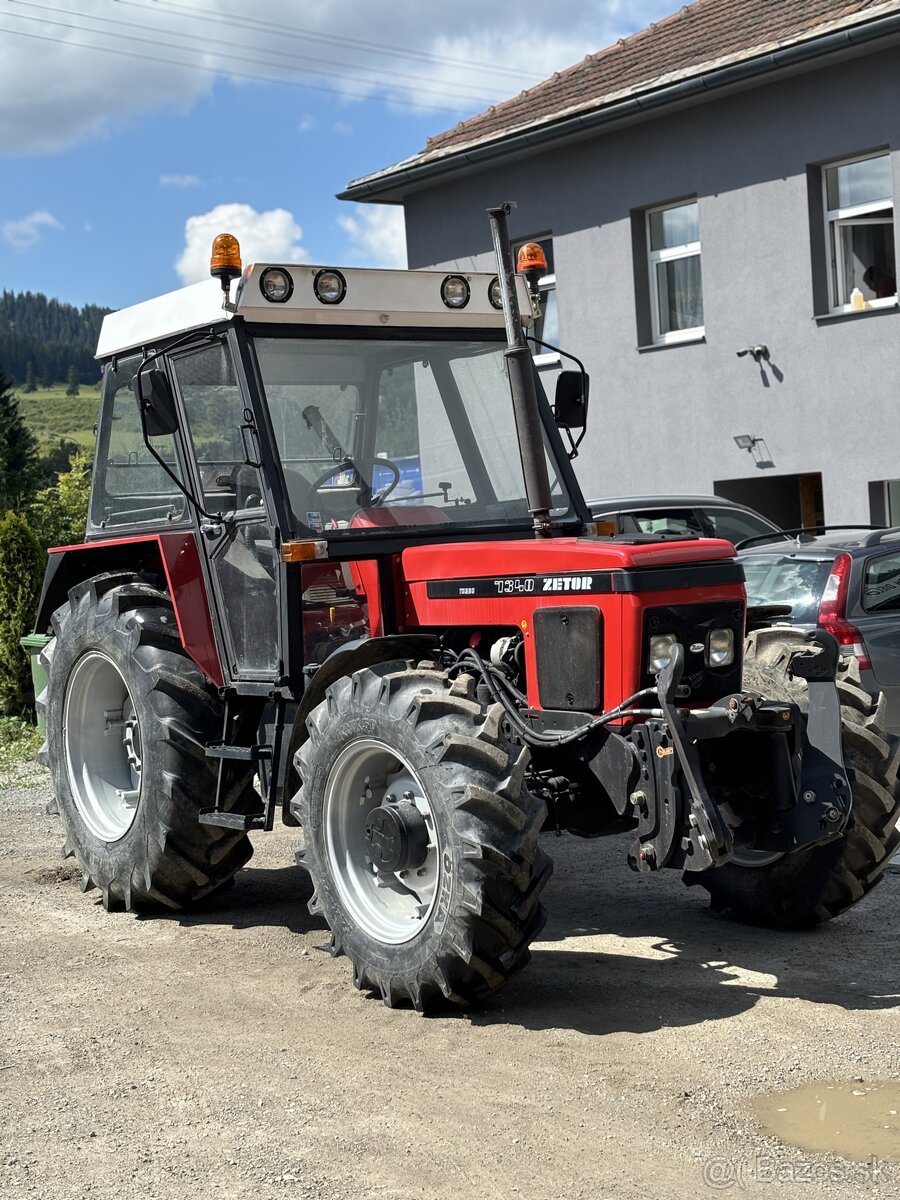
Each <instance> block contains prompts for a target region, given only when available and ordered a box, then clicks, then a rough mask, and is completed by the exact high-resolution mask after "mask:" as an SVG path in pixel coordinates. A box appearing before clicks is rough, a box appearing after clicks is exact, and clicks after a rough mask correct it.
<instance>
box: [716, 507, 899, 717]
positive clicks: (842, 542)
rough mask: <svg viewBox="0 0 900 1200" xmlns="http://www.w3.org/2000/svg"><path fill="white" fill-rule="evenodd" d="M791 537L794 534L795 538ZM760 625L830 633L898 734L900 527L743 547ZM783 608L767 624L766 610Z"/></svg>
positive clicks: (750, 597) (846, 531)
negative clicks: (882, 702)
mask: <svg viewBox="0 0 900 1200" xmlns="http://www.w3.org/2000/svg"><path fill="white" fill-rule="evenodd" d="M791 532H793V531H791ZM738 557H739V558H740V560H741V562H742V563H743V565H744V574H745V576H746V580H747V598H748V604H749V605H750V606H751V611H753V610H754V609H755V610H757V618H755V620H756V623H765V624H770V625H774V624H782V623H787V624H790V625H795V626H799V627H800V628H802V629H815V628H816V627H818V628H820V629H827V630H828V631H829V632H830V633H833V634H834V636H835V637H836V638H837V640H838V642H839V644H840V647H841V653H842V654H844V655H847V656H853V657H854V658H855V659H856V661H857V663H858V665H859V671H860V678H861V681H862V685H863V687H864V688H866V690H867V691H869V692H871V693H872V694H875V693H877V692H883V693H884V695H885V699H886V701H887V713H886V717H885V722H884V723H885V725H886V727H887V728H888V729H890V730H891V731H892V732H900V527H892V528H887V529H884V528H883V529H871V528H868V529H858V528H857V529H852V528H847V527H846V526H845V527H843V528H842V529H826V530H825V531H824V532H822V533H798V534H797V535H796V536H795V537H791V538H790V539H789V540H788V541H787V542H785V541H783V540H782V541H779V542H773V541H762V540H761V539H757V538H754V539H752V540H751V541H750V542H749V544H746V545H744V546H743V547H741V546H739V547H738ZM768 605H775V606H781V610H780V612H773V613H771V614H769V615H768V616H766V615H765V614H764V613H760V612H759V610H760V609H761V608H762V607H763V606H768Z"/></svg>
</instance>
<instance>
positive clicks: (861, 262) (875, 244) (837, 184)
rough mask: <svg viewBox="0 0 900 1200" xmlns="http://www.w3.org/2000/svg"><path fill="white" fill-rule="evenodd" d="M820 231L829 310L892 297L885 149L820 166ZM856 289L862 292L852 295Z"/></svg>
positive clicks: (893, 272) (890, 195) (891, 213)
mask: <svg viewBox="0 0 900 1200" xmlns="http://www.w3.org/2000/svg"><path fill="white" fill-rule="evenodd" d="M822 176H823V179H822V182H823V187H824V192H825V232H826V237H827V243H828V254H829V260H830V264H829V265H830V270H829V273H828V288H829V301H830V305H831V309H832V311H833V312H853V311H855V310H856V309H857V308H860V307H862V306H863V304H866V305H869V306H871V307H873V308H878V307H884V306H885V305H889V304H895V303H896V302H897V267H896V261H895V257H894V201H893V192H892V188H891V159H890V155H889V154H873V155H868V156H866V157H864V158H853V159H848V160H847V161H846V162H840V163H833V164H832V165H831V166H827V167H825V168H824V170H823V172H822ZM856 289H858V290H859V293H860V294H861V296H862V299H859V298H858V297H857V296H855V295H854V292H855V291H856Z"/></svg>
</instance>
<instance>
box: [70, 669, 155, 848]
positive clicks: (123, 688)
mask: <svg viewBox="0 0 900 1200" xmlns="http://www.w3.org/2000/svg"><path fill="white" fill-rule="evenodd" d="M63 741H64V745H65V764H66V774H67V776H68V781H69V788H70V790H71V793H72V798H73V799H74V801H75V807H76V808H77V809H78V812H79V813H80V814H81V817H82V819H83V820H84V823H85V825H87V827H88V829H89V830H90V831H91V833H92V834H93V835H94V836H95V837H97V838H99V839H100V840H101V841H103V842H117V841H118V840H119V839H120V838H122V837H124V836H125V834H126V833H127V832H128V830H129V829H130V828H131V826H132V823H133V821H134V818H135V815H136V814H137V806H138V802H139V800H140V796H141V772H142V762H141V756H142V744H141V729H140V724H139V723H138V719H137V715H136V713H135V710H134V703H133V701H132V699H131V694H130V693H129V691H128V685H127V684H126V683H125V680H124V679H123V677H122V674H121V672H120V671H119V668H118V667H117V666H116V665H115V663H114V662H113V661H112V659H110V658H107V656H106V655H105V654H101V653H100V652H99V651H97V650H92V651H90V652H89V653H87V654H84V655H82V657H81V658H80V659H79V660H78V662H77V663H76V664H75V668H74V670H73V671H72V674H71V676H70V677H69V682H68V686H67V688H66V699H65V705H64V707H63Z"/></svg>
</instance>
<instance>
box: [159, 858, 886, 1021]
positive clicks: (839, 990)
mask: <svg viewBox="0 0 900 1200" xmlns="http://www.w3.org/2000/svg"><path fill="white" fill-rule="evenodd" d="M548 849H551V850H552V851H553V852H554V855H555V857H556V859H557V871H556V878H555V879H554V880H553V881H552V882H551V885H550V887H549V888H548V890H547V893H546V897H545V898H546V901H547V907H548V909H549V911H550V919H549V921H548V923H547V926H546V928H545V929H544V932H543V933H542V935H541V937H540V939H539V940H538V941H537V942H536V943H535V944H534V946H533V948H532V961H531V963H530V964H529V965H528V966H527V967H526V969H525V971H524V972H523V973H522V974H521V975H518V976H517V977H516V978H515V979H514V980H513V982H512V983H511V984H510V985H509V987H508V988H507V989H506V990H505V991H504V992H502V993H501V994H500V995H499V996H498V997H496V998H495V999H494V1000H493V1001H491V1002H490V1003H489V1004H487V1005H486V1006H485V1007H483V1008H481V1009H479V1010H475V1011H470V1012H460V1011H459V1010H450V1011H449V1012H448V1013H446V1014H445V1017H450V1018H455V1019H463V1020H469V1021H471V1022H472V1023H473V1024H476V1025H497V1024H509V1025H519V1026H522V1027H524V1028H527V1029H560V1028H569V1029H575V1030H578V1031H580V1032H582V1033H585V1034H589V1035H595V1036H597V1035H604V1034H609V1033H616V1032H631V1033H645V1032H649V1031H651V1030H655V1029H660V1028H664V1027H672V1026H675V1027H677V1026H687V1025H696V1024H700V1023H702V1022H707V1021H718V1020H724V1019H727V1018H728V1017H732V1016H735V1015H736V1014H738V1013H741V1012H744V1011H746V1010H747V1009H749V1008H752V1007H753V1005H755V1004H756V1003H757V1001H758V1000H759V999H760V997H761V996H764V995H769V996H775V997H795V998H797V999H799V1000H805V1001H811V1002H813V1003H817V1004H832V1005H839V1006H841V1007H843V1008H845V1009H848V1010H876V1009H885V1008H891V1007H893V1006H895V1005H898V1004H900V980H898V971H897V967H896V942H895V936H896V935H895V930H896V913H897V910H898V908H900V877H898V875H897V874H895V873H892V874H891V875H889V876H887V877H886V879H885V881H884V883H883V884H882V885H881V887H880V888H879V889H877V891H876V892H875V893H873V895H872V896H870V897H868V898H867V899H866V900H865V901H864V902H863V903H862V904H861V905H860V906H859V907H858V908H856V909H854V910H852V911H851V912H850V913H848V914H846V915H845V916H844V917H841V918H839V919H838V920H837V921H835V922H832V923H831V924H830V925H827V926H823V927H822V928H820V929H817V930H813V931H810V932H805V933H780V932H775V931H772V930H766V929H758V928H752V927H747V926H743V925H740V924H738V923H736V922H734V921H731V920H728V919H727V918H723V917H717V916H714V915H712V914H711V913H710V912H709V911H708V909H707V908H706V906H705V899H704V898H703V896H702V895H701V893H700V889H691V890H690V891H688V890H686V889H685V888H684V887H683V885H682V883H681V881H680V879H679V877H678V876H677V875H676V874H674V873H668V872H660V874H659V875H658V876H653V877H649V878H648V877H646V876H640V877H638V876H635V875H633V874H631V873H630V872H629V871H628V870H627V869H626V868H625V867H624V865H623V861H622V860H623V849H622V847H621V846H620V845H617V842H616V841H615V840H613V839H609V840H606V841H605V842H604V844H602V845H598V843H590V844H587V845H585V844H584V843H577V842H575V841H574V840H570V839H564V840H562V841H559V842H555V841H554V842H551V845H550V846H548ZM311 894H312V886H311V883H310V880H309V876H308V875H307V874H306V872H305V871H303V870H301V869H300V868H298V867H296V866H280V867H272V868H266V867H262V866H250V867H248V868H246V869H245V870H243V871H241V872H240V873H239V874H238V876H237V879H236V880H235V883H234V885H233V886H231V887H227V888H224V889H222V890H221V891H220V892H218V893H216V894H215V895H213V896H210V897H208V898H207V899H205V900H204V901H202V902H200V903H199V904H197V905H196V906H194V907H193V908H192V909H191V910H190V911H188V912H183V913H173V914H167V915H163V916H162V918H161V919H163V920H172V921H177V922H178V923H179V924H180V925H182V926H183V927H185V928H190V927H192V926H202V925H227V926H230V927H232V928H235V929H248V928H254V927H256V926H260V927H262V926H275V927H279V928H286V929H288V930H290V931H291V932H293V933H296V934H315V933H321V935H322V937H321V943H322V944H323V945H324V944H325V942H326V941H327V938H328V930H327V928H326V926H325V924H324V922H323V921H322V920H321V919H320V918H318V917H313V916H310V914H309V913H308V911H307V901H308V900H309V898H310V895H311ZM155 919H160V918H159V917H157V918H155ZM604 943H605V944H604ZM863 947H865V951H864V952H862V948H863ZM348 986H349V980H348ZM372 1003H380V1000H379V1001H376V1000H374V999H373V1001H372Z"/></svg>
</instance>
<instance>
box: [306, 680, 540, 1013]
mask: <svg viewBox="0 0 900 1200" xmlns="http://www.w3.org/2000/svg"><path fill="white" fill-rule="evenodd" d="M502 715H503V714H502V710H501V709H500V707H499V705H495V706H493V707H491V708H489V709H487V710H485V709H484V708H483V707H482V705H481V704H480V703H478V702H477V701H476V699H475V683H474V680H473V679H472V678H471V676H468V675H463V676H460V677H459V678H457V679H456V680H455V681H451V680H450V679H449V678H448V677H447V675H446V674H444V673H443V672H441V671H437V670H434V669H432V668H431V664H428V663H423V664H421V665H420V666H419V667H418V668H414V667H413V665H412V664H411V663H403V662H393V663H383V664H379V665H377V666H373V667H370V668H367V669H364V670H360V671H357V672H356V673H355V674H354V675H352V676H351V677H347V678H343V679H340V680H338V681H337V682H336V683H333V684H332V685H331V687H330V688H329V689H328V692H327V693H326V699H325V700H324V701H323V702H322V703H321V704H320V705H319V706H318V707H317V708H315V709H314V710H313V711H312V713H311V714H310V716H309V718H308V721H307V729H308V731H309V740H308V741H306V742H305V743H304V744H303V745H302V746H301V748H300V749H299V751H298V753H297V755H296V759H295V764H296V767H297V770H298V772H299V775H300V778H301V781H302V782H301V787H300V790H299V792H298V793H297V795H296V796H295V797H294V800H293V802H292V804H291V808H292V811H293V812H294V814H295V816H296V817H297V818H298V819H299V821H300V823H301V824H302V826H303V832H304V848H303V850H302V851H301V853H300V854H299V855H298V859H299V860H300V861H301V862H302V865H304V866H305V867H306V869H307V870H308V871H309V873H310V875H311V876H312V881H313V885H314V894H313V897H312V899H311V900H310V903H309V908H310V912H312V913H316V914H321V915H322V916H323V917H324V918H325V920H326V921H327V922H328V924H329V926H330V927H331V930H332V946H331V948H332V952H333V953H335V954H340V953H344V954H346V955H347V956H348V957H349V958H350V960H351V962H352V963H353V981H354V983H355V985H356V986H357V987H358V988H365V989H369V990H372V991H375V992H377V993H378V994H380V996H381V997H382V999H383V1000H384V1002H385V1004H387V1005H389V1006H391V1007H392V1006H394V1005H396V1004H398V1003H402V1002H409V1003H411V1004H412V1005H413V1007H414V1008H416V1009H418V1010H419V1011H420V1012H424V1011H426V1010H427V1009H430V1008H432V1007H434V1006H436V1005H438V1004H440V1003H441V1002H443V1001H450V1002H452V1003H454V1004H457V1005H470V1004H476V1003H478V1002H480V1001H483V1000H484V999H486V998H487V997H488V996H491V995H493V994H494V993H495V992H497V991H498V990H499V989H500V988H501V987H503V986H504V984H505V983H506V982H507V981H508V980H509V979H510V978H511V977H512V976H513V975H514V974H515V973H516V972H517V971H519V970H521V968H522V967H524V966H525V964H526V963H527V962H528V959H529V957H530V954H529V946H530V944H531V942H532V940H533V939H534V938H535V937H536V935H537V934H538V933H539V931H540V930H541V928H542V927H543V925H544V921H545V913H544V909H543V907H542V906H541V903H540V895H541V892H542V891H543V888H544V885H545V884H546V882H547V880H548V879H549V877H550V873H551V869H552V864H551V862H550V859H549V858H548V857H547V855H546V854H544V852H543V851H542V850H541V849H539V848H538V833H539V832H540V829H541V825H542V824H543V821H544V815H545V806H544V803H543V801H542V800H540V799H538V798H537V797H534V796H532V795H531V794H530V793H529V792H528V791H526V789H525V785H524V776H525V768H526V765H527V762H528V757H529V756H528V751H527V750H526V749H524V748H523V747H520V746H515V745H513V744H512V743H511V742H510V741H509V740H508V738H507V737H506V736H505V734H504V732H503V730H502ZM404 805H406V808H405V809H404ZM392 810H393V811H394V812H397V813H401V814H402V813H403V812H404V811H405V812H406V814H407V816H406V817H405V818H402V819H401V818H399V817H398V818H396V819H395V818H393V817H390V819H389V820H388V824H389V825H390V823H391V821H395V824H393V825H391V829H393V830H394V832H395V833H396V832H397V830H398V829H400V834H399V837H398V838H394V840H393V841H391V842H390V844H391V845H399V844H400V843H403V844H404V845H406V844H407V843H408V845H410V846H413V850H412V851H410V853H411V856H412V857H411V858H410V859H403V860H401V861H400V864H399V865H398V866H396V867H385V866H384V865H383V863H384V859H379V858H378V854H377V852H376V849H375V848H374V847H373V843H372V840H371V838H372V834H371V830H372V828H373V824H374V825H375V826H378V825H379V822H381V826H382V827H383V826H384V822H385V820H386V817H385V813H386V812H387V813H388V814H390V813H391V811H392ZM404 821H405V824H403V822H404ZM389 833H390V830H389ZM417 839H420V840H419V841H418V850H416V848H415V846H414V843H416V841H417ZM426 843H427V845H426ZM378 863H381V865H380V866H379V867H378V869H377V870H376V865H378ZM404 865H407V866H408V868H409V869H407V870H403V867H404ZM401 872H402V874H401Z"/></svg>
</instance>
